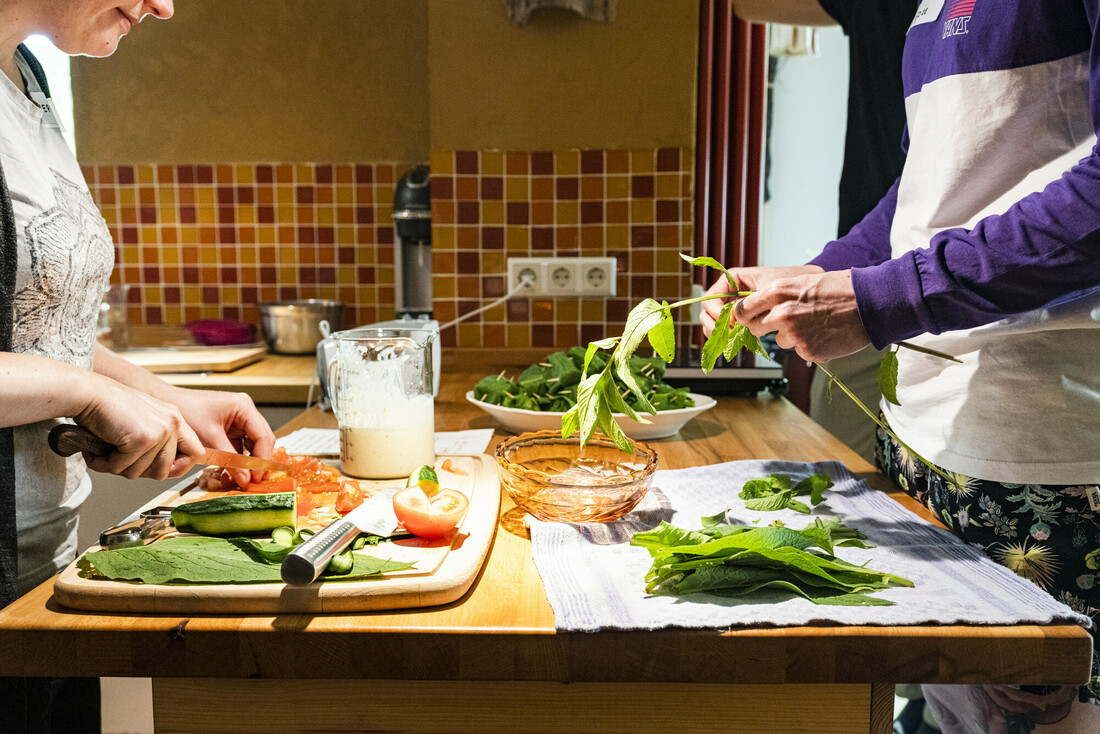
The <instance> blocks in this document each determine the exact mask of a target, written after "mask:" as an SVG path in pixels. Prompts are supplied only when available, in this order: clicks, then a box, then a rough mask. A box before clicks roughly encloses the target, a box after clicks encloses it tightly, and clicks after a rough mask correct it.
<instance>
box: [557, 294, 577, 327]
mask: <svg viewBox="0 0 1100 734" xmlns="http://www.w3.org/2000/svg"><path fill="white" fill-rule="evenodd" d="M554 316H555V318H556V319H557V320H558V321H561V322H565V323H570V322H574V321H577V320H578V317H579V316H580V302H579V301H578V300H577V299H576V298H559V299H558V303H557V309H556V313H555V315H554Z"/></svg>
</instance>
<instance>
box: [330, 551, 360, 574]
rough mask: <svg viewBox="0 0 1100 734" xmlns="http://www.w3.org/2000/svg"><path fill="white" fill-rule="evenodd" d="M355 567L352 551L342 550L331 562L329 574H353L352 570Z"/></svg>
mask: <svg viewBox="0 0 1100 734" xmlns="http://www.w3.org/2000/svg"><path fill="white" fill-rule="evenodd" d="M354 565H355V559H354V558H353V557H352V555H351V551H349V550H342V551H340V552H339V553H337V554H336V555H335V556H333V557H332V560H331V561H329V563H328V572H329V573H331V574H345V573H351V569H352V567H353V566H354Z"/></svg>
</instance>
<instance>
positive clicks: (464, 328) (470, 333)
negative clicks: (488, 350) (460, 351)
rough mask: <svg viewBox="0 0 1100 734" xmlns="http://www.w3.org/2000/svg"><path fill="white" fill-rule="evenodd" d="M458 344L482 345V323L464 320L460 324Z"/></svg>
mask: <svg viewBox="0 0 1100 734" xmlns="http://www.w3.org/2000/svg"><path fill="white" fill-rule="evenodd" d="M458 346H460V347H477V346H481V324H471V323H469V322H463V323H461V324H459V325H458Z"/></svg>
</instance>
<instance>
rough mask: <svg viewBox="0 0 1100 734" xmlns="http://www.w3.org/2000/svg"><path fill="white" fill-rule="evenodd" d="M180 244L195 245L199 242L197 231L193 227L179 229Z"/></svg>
mask: <svg viewBox="0 0 1100 734" xmlns="http://www.w3.org/2000/svg"><path fill="white" fill-rule="evenodd" d="M180 242H182V243H183V244H185V245H196V244H198V242H199V231H198V230H197V229H195V228H194V227H183V228H182V229H180Z"/></svg>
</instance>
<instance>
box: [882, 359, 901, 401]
mask: <svg viewBox="0 0 1100 734" xmlns="http://www.w3.org/2000/svg"><path fill="white" fill-rule="evenodd" d="M878 386H879V389H880V390H881V391H882V397H884V398H886V399H887V400H889V401H890V402H891V403H893V404H894V405H901V403H899V402H898V353H897V352H896V351H894V350H893V349H887V350H886V352H885V353H884V354H883V355H882V360H881V361H879V363H878Z"/></svg>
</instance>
